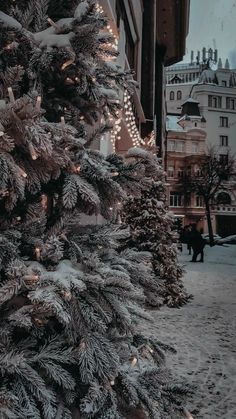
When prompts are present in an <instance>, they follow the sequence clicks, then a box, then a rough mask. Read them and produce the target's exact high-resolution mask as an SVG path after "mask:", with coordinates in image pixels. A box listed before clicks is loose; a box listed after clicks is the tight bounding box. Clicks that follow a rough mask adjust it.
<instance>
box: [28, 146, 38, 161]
mask: <svg viewBox="0 0 236 419" xmlns="http://www.w3.org/2000/svg"><path fill="white" fill-rule="evenodd" d="M29 152H30V155H31V158H32V160H37V158H38V156H37V154H36V153H35V149H34V147H33V145H32V144H29Z"/></svg>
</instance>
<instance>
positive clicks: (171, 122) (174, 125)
mask: <svg viewBox="0 0 236 419" xmlns="http://www.w3.org/2000/svg"><path fill="white" fill-rule="evenodd" d="M178 121H179V116H178V115H167V118H166V129H167V131H180V132H182V131H184V130H183V128H182V127H181V126H180V125H179V124H178Z"/></svg>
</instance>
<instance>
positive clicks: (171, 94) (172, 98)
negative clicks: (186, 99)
mask: <svg viewBox="0 0 236 419" xmlns="http://www.w3.org/2000/svg"><path fill="white" fill-rule="evenodd" d="M170 100H175V92H173V90H171V92H170Z"/></svg>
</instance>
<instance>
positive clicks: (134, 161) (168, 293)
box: [119, 148, 190, 307]
mask: <svg viewBox="0 0 236 419" xmlns="http://www.w3.org/2000/svg"><path fill="white" fill-rule="evenodd" d="M126 160H127V163H126V164H124V165H123V166H122V165H121V166H120V174H119V176H120V183H121V184H122V185H123V186H124V187H125V188H126V189H127V190H128V192H131V193H130V195H129V197H128V199H127V200H126V202H125V205H124V207H123V214H122V215H123V219H124V221H125V222H126V223H127V224H128V225H129V226H130V232H131V237H130V239H129V240H128V241H127V243H126V246H128V247H134V248H136V249H138V250H141V251H148V252H150V253H151V254H152V266H153V269H154V273H155V277H156V283H157V284H158V286H159V287H158V288H157V289H156V292H157V295H159V297H161V300H162V301H163V302H164V303H165V304H167V305H168V306H170V307H179V306H181V305H183V304H185V303H186V302H187V301H188V299H189V298H190V296H189V295H188V294H187V293H186V292H185V290H184V287H183V283H182V281H181V277H182V274H183V272H182V268H181V266H180V265H179V264H178V261H177V247H176V243H175V242H176V232H175V229H174V223H173V217H172V215H171V214H170V213H169V211H168V207H167V204H166V186H165V173H164V171H163V169H162V167H161V166H160V163H159V161H158V158H157V157H156V155H155V154H153V153H152V152H151V151H147V150H144V149H140V148H133V149H130V150H129V152H128V153H127V155H126ZM127 174H128V177H129V180H131V179H132V182H131V185H129V182H127V180H126V178H127ZM134 184H135V189H134V188H133V185H134ZM130 186H132V189H131V188H130ZM150 291H151V294H148V295H149V299H150V297H153V296H154V301H153V303H154V304H157V303H158V299H157V295H155V293H154V294H153V292H154V290H151V289H150ZM161 300H160V299H159V301H160V303H161ZM151 301H152V299H151V300H150V301H149V302H151Z"/></svg>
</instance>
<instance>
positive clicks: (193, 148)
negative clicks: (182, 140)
mask: <svg viewBox="0 0 236 419" xmlns="http://www.w3.org/2000/svg"><path fill="white" fill-rule="evenodd" d="M192 153H194V154H196V153H198V143H192Z"/></svg>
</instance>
